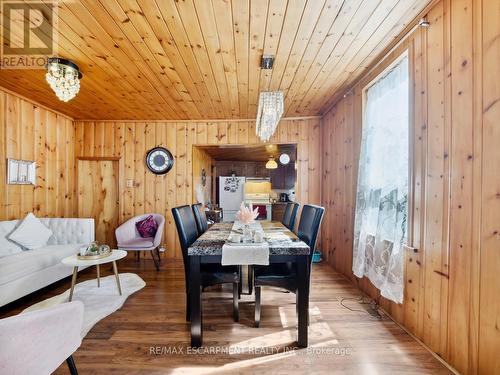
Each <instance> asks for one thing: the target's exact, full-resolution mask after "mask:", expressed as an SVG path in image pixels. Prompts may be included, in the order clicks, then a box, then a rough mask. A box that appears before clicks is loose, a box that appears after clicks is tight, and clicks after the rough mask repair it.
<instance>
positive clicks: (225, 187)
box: [219, 176, 245, 221]
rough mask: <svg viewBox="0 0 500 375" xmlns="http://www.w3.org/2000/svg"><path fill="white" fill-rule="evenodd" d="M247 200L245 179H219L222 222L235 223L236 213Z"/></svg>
mask: <svg viewBox="0 0 500 375" xmlns="http://www.w3.org/2000/svg"><path fill="white" fill-rule="evenodd" d="M244 199H245V177H233V176H231V177H219V206H220V207H221V208H222V221H235V220H236V212H238V210H239V209H240V205H241V202H243V200H244Z"/></svg>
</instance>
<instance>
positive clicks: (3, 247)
mask: <svg viewBox="0 0 500 375" xmlns="http://www.w3.org/2000/svg"><path fill="white" fill-rule="evenodd" d="M18 222H19V220H11V221H0V258H2V257H5V256H8V255H14V254H18V253H20V252H22V251H23V249H22V248H21V247H20V246H18V245H17V244H16V243H15V242H12V241H10V240H9V239H8V238H7V237H8V236H9V234H10V233H11V232H13V231H14V229H15V228H16V225H17V224H18Z"/></svg>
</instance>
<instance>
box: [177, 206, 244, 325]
mask: <svg viewBox="0 0 500 375" xmlns="http://www.w3.org/2000/svg"><path fill="white" fill-rule="evenodd" d="M172 215H173V216H174V221H175V226H176V227H177V234H178V235H179V241H180V244H181V249H182V258H183V261H184V276H185V279H186V301H187V302H186V320H187V321H189V319H190V315H191V309H190V304H189V300H190V298H189V290H190V287H189V256H188V248H189V247H190V246H191V245H192V244H193V242H194V241H196V239H197V238H198V237H199V236H198V229H197V227H196V220H195V217H194V213H193V210H192V209H191V207H190V206H188V205H185V206H180V207H175V208H173V209H172ZM239 280H240V276H239V272H238V267H237V266H222V265H220V264H201V285H202V290H203V289H204V288H206V287H209V286H212V285H217V284H233V318H234V321H235V322H237V321H238V320H239V309H238V297H239V296H238V288H239Z"/></svg>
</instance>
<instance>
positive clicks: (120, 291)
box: [113, 261, 122, 296]
mask: <svg viewBox="0 0 500 375" xmlns="http://www.w3.org/2000/svg"><path fill="white" fill-rule="evenodd" d="M113 272H114V273H115V277H116V286H117V287H118V293H120V296H121V295H122V287H121V286H120V276H118V268H117V267H116V262H115V261H113Z"/></svg>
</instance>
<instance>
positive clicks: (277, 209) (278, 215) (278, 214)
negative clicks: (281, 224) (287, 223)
mask: <svg viewBox="0 0 500 375" xmlns="http://www.w3.org/2000/svg"><path fill="white" fill-rule="evenodd" d="M285 208H286V203H273V207H272V220H273V221H281V220H283V214H284V213H285Z"/></svg>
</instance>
